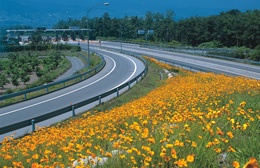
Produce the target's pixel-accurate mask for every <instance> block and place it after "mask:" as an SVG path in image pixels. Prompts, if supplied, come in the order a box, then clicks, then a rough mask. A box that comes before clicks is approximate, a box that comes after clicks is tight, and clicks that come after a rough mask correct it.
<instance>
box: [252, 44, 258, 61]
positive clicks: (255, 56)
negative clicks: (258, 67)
mask: <svg viewBox="0 0 260 168" xmlns="http://www.w3.org/2000/svg"><path fill="white" fill-rule="evenodd" d="M250 55H251V57H252V59H253V60H254V61H260V45H258V46H256V48H255V49H254V51H253V52H252V53H251V54H250Z"/></svg>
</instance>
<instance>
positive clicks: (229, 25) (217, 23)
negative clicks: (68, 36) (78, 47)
mask: <svg viewBox="0 0 260 168" xmlns="http://www.w3.org/2000/svg"><path fill="white" fill-rule="evenodd" d="M69 26H80V27H81V28H87V22H86V17H82V19H81V20H77V19H71V18H69V19H68V20H61V21H59V22H58V23H57V24H55V25H54V28H64V29H66V28H69ZM89 27H90V28H91V29H95V31H93V32H91V37H90V38H92V39H93V38H95V37H97V36H99V37H105V38H108V37H112V38H121V37H122V38H123V39H141V38H144V37H143V35H138V34H137V31H138V30H154V32H155V33H154V35H149V36H148V40H149V41H151V42H162V43H173V44H174V43H181V44H183V45H190V46H199V45H201V44H203V43H207V42H212V44H214V45H213V47H214V46H215V47H233V46H235V47H241V46H245V47H247V48H251V49H253V48H255V47H256V46H257V45H259V44H260V10H257V9H256V10H248V11H245V12H241V11H239V10H237V9H233V10H229V11H226V12H221V13H220V14H218V15H212V16H207V17H199V16H195V17H190V18H185V19H180V20H176V19H175V13H174V11H172V10H166V12H165V13H159V12H156V13H154V12H150V11H148V12H146V14H145V17H137V16H125V17H124V18H111V17H110V16H109V14H108V13H104V15H103V16H102V17H95V18H92V19H89ZM202 46H203V45H202Z"/></svg>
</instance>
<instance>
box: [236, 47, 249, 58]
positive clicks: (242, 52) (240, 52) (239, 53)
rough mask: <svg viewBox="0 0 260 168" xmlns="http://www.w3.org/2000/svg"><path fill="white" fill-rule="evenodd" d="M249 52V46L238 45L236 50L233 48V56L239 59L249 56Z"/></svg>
mask: <svg viewBox="0 0 260 168" xmlns="http://www.w3.org/2000/svg"><path fill="white" fill-rule="evenodd" d="M249 53H250V49H249V48H245V47H240V48H238V49H237V50H235V52H234V57H235V58H240V59H244V58H249Z"/></svg>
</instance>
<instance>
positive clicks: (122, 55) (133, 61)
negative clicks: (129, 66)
mask: <svg viewBox="0 0 260 168" xmlns="http://www.w3.org/2000/svg"><path fill="white" fill-rule="evenodd" d="M110 53H113V52H110ZM117 54H118V53H117ZM118 55H119V54H118ZM120 56H122V57H125V58H127V59H129V60H130V61H131V62H132V63H133V64H134V67H135V69H134V72H133V73H132V75H131V76H130V77H129V78H127V79H126V80H125V81H124V82H122V83H120V84H119V85H117V86H116V87H114V88H113V89H115V88H117V87H119V86H120V85H122V84H124V83H125V82H127V81H129V80H130V79H131V78H132V77H133V76H134V74H135V73H136V70H137V65H136V63H135V62H134V60H132V59H131V58H129V57H127V56H125V55H123V54H120ZM113 89H111V90H113Z"/></svg>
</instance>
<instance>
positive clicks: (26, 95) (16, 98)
mask: <svg viewBox="0 0 260 168" xmlns="http://www.w3.org/2000/svg"><path fill="white" fill-rule="evenodd" d="M97 55H98V56H100V57H101V58H102V62H101V63H100V64H99V65H98V66H96V67H95V68H93V69H91V70H88V71H87V72H85V73H82V74H79V75H74V76H72V77H69V78H66V79H64V80H61V81H57V82H52V83H49V84H46V85H42V86H38V87H34V88H31V89H27V90H23V91H20V92H16V93H11V94H7V95H3V96H0V101H2V104H4V105H10V104H14V103H17V102H21V101H25V100H28V99H31V98H35V97H39V96H42V95H45V94H49V93H51V92H54V91H57V90H60V89H63V88H65V87H68V86H71V85H74V84H76V83H79V82H81V81H83V80H86V79H88V78H90V77H92V76H93V75H95V74H96V73H98V72H100V71H101V70H102V69H103V68H104V66H105V65H106V61H105V60H104V57H103V56H102V55H100V54H97ZM36 92H37V93H36ZM8 101H9V102H10V103H9V102H8Z"/></svg>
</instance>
